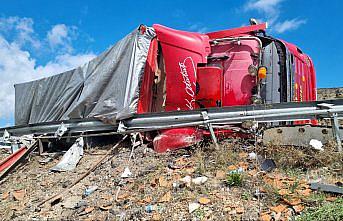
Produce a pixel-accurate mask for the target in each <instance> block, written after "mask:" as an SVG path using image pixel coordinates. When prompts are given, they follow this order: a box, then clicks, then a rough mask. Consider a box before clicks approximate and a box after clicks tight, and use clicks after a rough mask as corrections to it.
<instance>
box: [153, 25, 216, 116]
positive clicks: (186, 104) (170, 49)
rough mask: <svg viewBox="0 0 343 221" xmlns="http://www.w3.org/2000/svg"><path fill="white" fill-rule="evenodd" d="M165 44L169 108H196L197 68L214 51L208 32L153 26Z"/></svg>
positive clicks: (163, 46) (166, 104)
mask: <svg viewBox="0 0 343 221" xmlns="http://www.w3.org/2000/svg"><path fill="white" fill-rule="evenodd" d="M153 27H154V29H155V31H156V34H157V39H158V41H159V42H160V44H161V46H162V52H163V57H164V60H165V69H166V79H167V86H166V93H167V98H166V102H165V110H166V111H174V110H191V109H194V108H195V92H196V88H195V87H196V86H195V85H196V68H197V66H198V64H199V63H206V62H207V59H206V56H207V55H208V54H209V52H210V45H209V39H208V36H207V35H203V34H198V33H191V32H185V31H177V30H173V29H170V28H167V27H164V26H161V25H154V26H153Z"/></svg>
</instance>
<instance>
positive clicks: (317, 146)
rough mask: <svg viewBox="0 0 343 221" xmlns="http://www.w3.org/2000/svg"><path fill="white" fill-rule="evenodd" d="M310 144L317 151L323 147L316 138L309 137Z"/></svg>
mask: <svg viewBox="0 0 343 221" xmlns="http://www.w3.org/2000/svg"><path fill="white" fill-rule="evenodd" d="M310 145H311V146H312V147H313V148H314V149H315V150H319V151H324V149H323V144H322V142H321V141H320V140H316V139H311V140H310Z"/></svg>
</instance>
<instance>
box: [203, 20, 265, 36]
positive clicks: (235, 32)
mask: <svg viewBox="0 0 343 221" xmlns="http://www.w3.org/2000/svg"><path fill="white" fill-rule="evenodd" d="M266 29H267V24H266V23H262V24H258V25H249V26H245V27H240V28H232V29H229V30H224V31H216V32H210V33H207V34H206V35H208V36H209V37H210V38H211V39H216V38H225V37H232V36H240V35H247V34H253V32H255V31H264V30H266Z"/></svg>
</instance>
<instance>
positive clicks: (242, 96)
mask: <svg viewBox="0 0 343 221" xmlns="http://www.w3.org/2000/svg"><path fill="white" fill-rule="evenodd" d="M211 50H212V53H211V56H214V57H215V56H223V55H226V56H228V59H225V60H220V61H214V62H213V63H212V64H213V65H217V66H219V67H221V68H222V69H223V74H222V75H223V84H222V88H221V90H222V106H235V105H247V104H251V96H252V89H253V87H254V86H256V79H255V77H252V76H251V75H250V74H249V73H248V67H249V65H251V64H255V65H256V64H257V60H254V59H253V58H252V56H251V54H252V53H258V52H259V48H258V42H257V41H256V40H242V41H240V45H238V44H237V42H227V43H226V44H221V45H214V46H212V48H211Z"/></svg>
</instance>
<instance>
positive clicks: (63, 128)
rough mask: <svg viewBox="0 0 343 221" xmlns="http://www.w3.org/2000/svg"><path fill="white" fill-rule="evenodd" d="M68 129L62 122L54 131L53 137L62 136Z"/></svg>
mask: <svg viewBox="0 0 343 221" xmlns="http://www.w3.org/2000/svg"><path fill="white" fill-rule="evenodd" d="M67 131H68V128H67V126H66V125H65V124H64V123H63V122H62V123H61V124H60V126H59V127H58V128H57V131H56V132H55V135H54V136H55V137H56V138H57V137H62V136H63V135H64V134H65V132H67Z"/></svg>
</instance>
